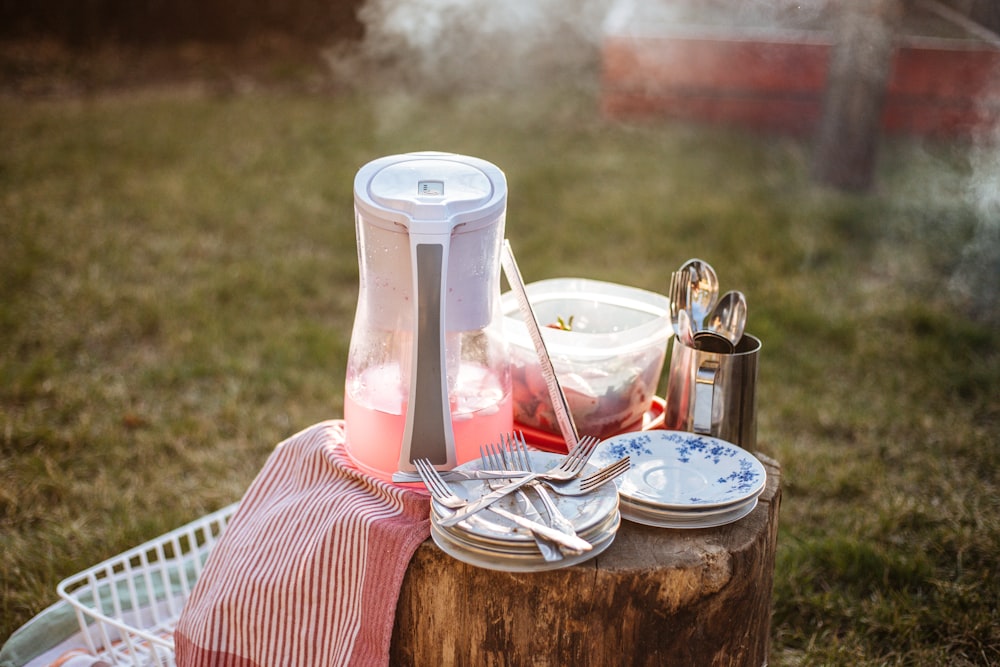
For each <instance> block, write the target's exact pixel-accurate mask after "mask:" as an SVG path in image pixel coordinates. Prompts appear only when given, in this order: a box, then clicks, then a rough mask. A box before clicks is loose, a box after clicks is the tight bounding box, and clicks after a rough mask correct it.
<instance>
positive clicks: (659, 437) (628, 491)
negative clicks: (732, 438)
mask: <svg viewBox="0 0 1000 667" xmlns="http://www.w3.org/2000/svg"><path fill="white" fill-rule="evenodd" d="M625 455H629V456H631V457H632V466H631V468H630V469H629V471H628V472H627V473H625V474H624V475H622V477H621V478H619V483H618V492H619V493H620V494H621V496H622V497H623V498H625V499H627V500H629V501H631V502H633V503H639V504H643V505H646V506H648V507H650V508H652V509H655V508H663V509H685V508H688V509H689V508H692V507H699V508H705V507H713V506H724V505H729V504H733V503H739V502H742V501H745V500H747V499H749V498H752V497H754V496H756V495H759V494H760V492H761V491H763V489H764V483H765V481H766V479H767V474H766V472H765V470H764V466H763V464H761V462H760V461H758V460H757V458H756V457H755V456H753V455H752V454H750V452H748V451H746V450H744V449H742V448H740V447H738V446H736V445H734V444H732V443H729V442H726V441H724V440H720V439H718V438H713V437H711V436H707V435H699V434H696V433H687V432H685V431H640V432H634V433H623V434H621V435H617V436H614V437H612V438H609V439H607V440H605V441H604V442H602V443H601V444H600V445H599V446H598V448H597V451H596V452H594V455H593V457H592V458H591V461H590V462H591V463H592V464H594V465H597V466H602V465H606V464H608V463H610V462H612V461H615V460H617V459H619V458H621V457H622V456H625Z"/></svg>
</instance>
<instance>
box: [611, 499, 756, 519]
mask: <svg viewBox="0 0 1000 667" xmlns="http://www.w3.org/2000/svg"><path fill="white" fill-rule="evenodd" d="M621 502H622V504H625V503H628V505H629V506H630V507H634V508H635V509H637V510H641V511H644V512H655V513H656V514H657V515H658V516H661V517H664V518H668V519H677V520H679V521H694V520H697V519H707V518H708V517H711V516H714V515H716V514H729V513H731V512H734V511H736V510H739V509H743V508H744V507H746V506H747V505H750V504H752V503H756V502H757V496H753V497H751V498H749V499H748V500H741V501H740V502H737V503H730V504H728V505H719V506H717V507H708V508H705V509H702V508H700V507H699V508H686V509H682V510H678V509H669V508H665V507H660V506H658V505H652V504H649V503H644V502H641V501H638V500H630V499H628V498H622V500H621Z"/></svg>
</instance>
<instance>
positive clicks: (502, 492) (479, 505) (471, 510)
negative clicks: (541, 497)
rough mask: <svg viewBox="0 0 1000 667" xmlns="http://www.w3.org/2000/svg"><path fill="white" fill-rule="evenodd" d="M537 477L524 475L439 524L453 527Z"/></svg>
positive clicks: (458, 510)
mask: <svg viewBox="0 0 1000 667" xmlns="http://www.w3.org/2000/svg"><path fill="white" fill-rule="evenodd" d="M538 476H539V474H538V473H531V474H529V475H525V476H524V477H522V478H521V479H519V480H517V481H514V482H511V483H510V484H507V485H506V486H501V487H500V488H499V489H496V490H495V491H490V492H489V493H487V494H486V495H485V496H483V497H481V498H479V499H478V500H474V501H472V502H471V503H469V504H468V505H466V506H465V507H460V508H458V509H457V510H455V512H454V514H452V515H451V516H449V517H447V518H445V519H441V521H440V522H439V523H440V524H441V525H442V526H454V525H455V524H456V523H458V522H459V521H461V520H462V519H464V518H465V517H467V516H470V515H472V514H475V513H476V512H479V511H481V510H484V509H486V508H487V507H489V506H490V505H492V504H493V503H495V502H496V501H497V500H499V499H500V498H503V497H504V496H506V495H507V494H508V493H513V492H514V491H517V490H518V489H520V488H521V487H522V486H524V485H525V484H527V483H528V482H530V481H531V480H533V479H538ZM494 509H495V510H496V512H497V513H498V514H499V513H500V508H494ZM556 532H558V531H556ZM560 534H562V533H560Z"/></svg>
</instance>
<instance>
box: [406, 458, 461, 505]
mask: <svg viewBox="0 0 1000 667" xmlns="http://www.w3.org/2000/svg"><path fill="white" fill-rule="evenodd" d="M413 465H414V466H415V467H416V468H417V473H418V474H419V475H420V477H421V478H422V479H423V480H424V485H425V486H426V487H427V490H428V491H430V493H431V495H432V496H434V497H435V498H438V499H442V498H446V497H448V496H450V495H452V493H451V490H450V489H449V488H448V484H447V483H446V482H445V481H444V479H443V478H442V477H441V475H439V474H438V472H437V470H435V469H434V466H432V465H431V463H430V461H427V460H426V459H417V460H416V461H414V462H413Z"/></svg>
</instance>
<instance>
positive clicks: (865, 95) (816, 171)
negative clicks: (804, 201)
mask: <svg viewBox="0 0 1000 667" xmlns="http://www.w3.org/2000/svg"><path fill="white" fill-rule="evenodd" d="M902 11H903V7H902V0H842V6H841V11H840V14H839V20H838V25H837V28H836V31H835V39H834V45H833V48H832V50H831V54H830V65H829V73H828V78H827V84H826V94H825V99H824V103H823V115H822V118H821V119H820V126H819V133H818V137H817V142H816V147H815V150H814V153H813V162H812V174H813V180H814V181H816V182H818V183H820V184H823V185H829V186H832V187H835V188H838V189H841V190H849V191H866V190H869V189H870V188H871V186H872V184H873V182H874V173H875V165H876V158H877V153H878V143H879V138H880V134H881V131H880V127H881V119H882V108H883V105H884V102H885V97H886V85H887V82H888V80H889V75H890V73H891V69H892V59H893V53H894V34H895V31H896V26H897V25H898V23H899V20H900V19H901V18H902Z"/></svg>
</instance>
